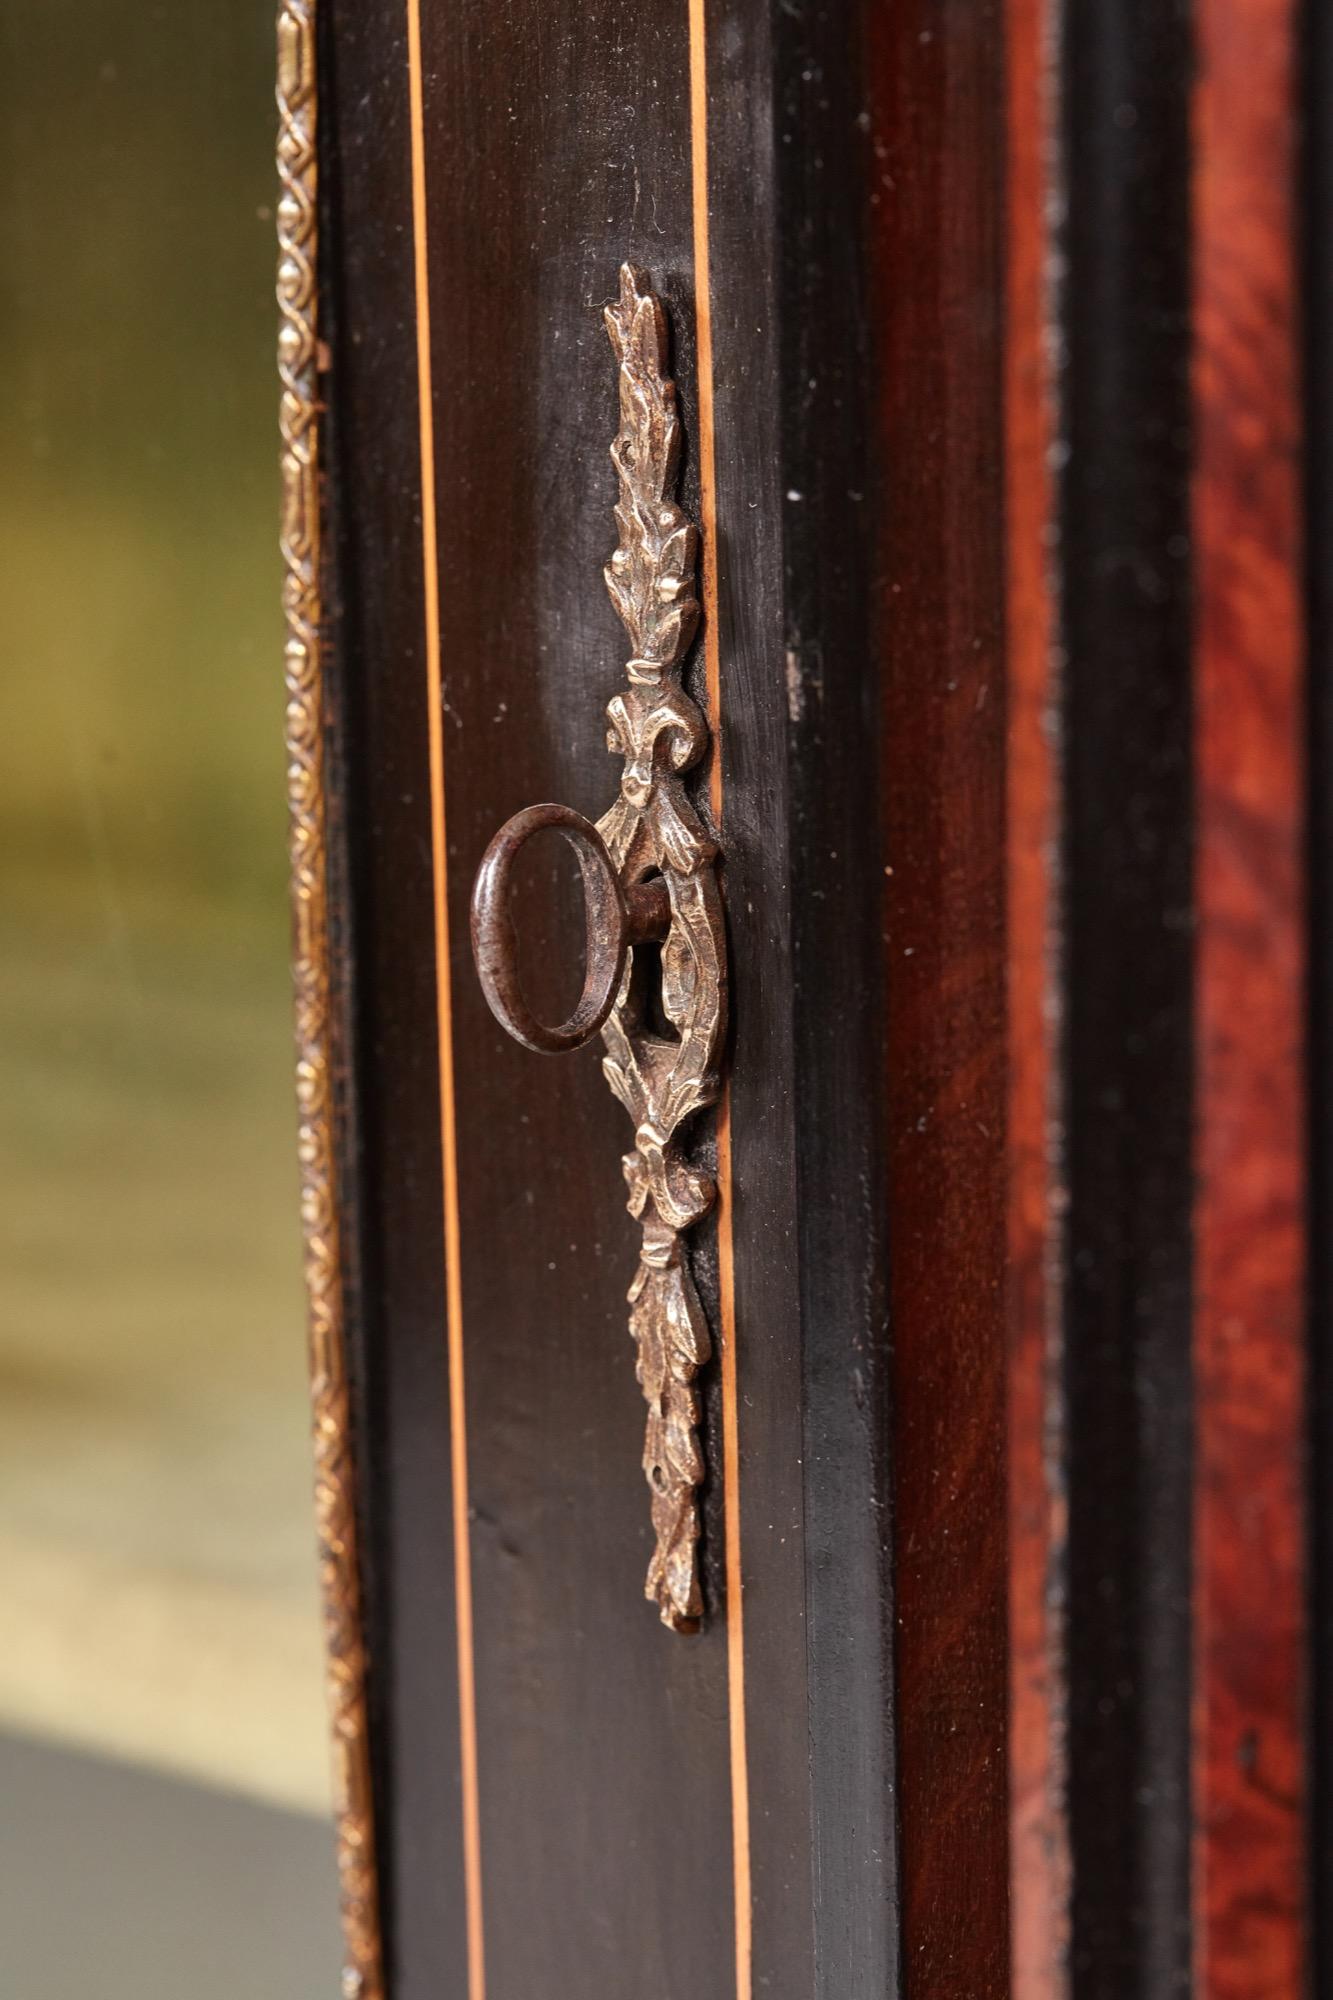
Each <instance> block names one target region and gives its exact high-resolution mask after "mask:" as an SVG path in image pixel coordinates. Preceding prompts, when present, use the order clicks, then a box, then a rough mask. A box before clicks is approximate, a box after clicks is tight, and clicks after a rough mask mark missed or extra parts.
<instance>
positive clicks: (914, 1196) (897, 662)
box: [869, 0, 1009, 2000]
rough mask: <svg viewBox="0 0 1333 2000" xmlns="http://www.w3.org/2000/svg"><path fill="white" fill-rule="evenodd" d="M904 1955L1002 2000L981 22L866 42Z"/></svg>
mask: <svg viewBox="0 0 1333 2000" xmlns="http://www.w3.org/2000/svg"><path fill="white" fill-rule="evenodd" d="M869 46H870V51H871V58H870V61H871V69H870V91H869V95H870V102H871V105H872V117H871V128H870V136H871V139H872V143H873V145H874V149H875V162H876V169H877V173H878V180H877V183H876V184H875V186H874V191H873V194H872V197H871V207H872V214H873V218H874V220H873V224H872V232H871V244H872V250H871V256H872V292H871V299H872V304H871V325H872V326H873V327H876V328H878V329H880V330H881V332H880V335H879V338H878V343H877V348H876V367H875V391H876V405H877V408H876V421H877V435H878V439H879V443H880V448H881V451H882V453H883V462H884V466H885V468H886V470H885V474H884V481H885V493H886V502H885V511H884V524H883V541H882V543H881V554H880V564H879V569H878V573H877V576H876V584H877V592H878V595H877V608H878V612H879V618H880V644H881V647H882V652H883V658H884V662H885V674H886V685H885V696H884V709H883V717H884V721H883V727H884V735H885V752H884V759H885V761H884V775H883V780H882V786H883V790H882V810H883V812H884V814H885V833H886V854H887V860H888V869H887V874H886V883H885V890H886V900H885V924H886V932H887V943H888V962H889V970H888V1051H887V1054H888V1072H887V1074H888V1095H889V1118H890V1145H891V1151H890V1216H891V1224H890V1271H891V1282H892V1294H891V1296H892V1311H893V1327H894V1430H893V1448H894V1494H895V1536H896V1545H897V1567H896V1590H897V1606H896V1609H897V1665H898V1802H899V1820H900V1827H901V1869H902V1952H903V1963H904V1966H905V1967H906V1968H907V1977H908V1980H909V1983H910V1991H911V1993H912V1994H913V1996H914V2000H946V1996H947V2000H956V1996H957V1995H959V1994H961V1993H966V1994H967V1995H969V1996H970V2000H988V1997H989V1996H999V1995H1001V1994H1004V1993H1007V1991H1008V1986H1009V1937H1008V1921H1007V1913H1008V1892H1007V1891H1008V1885H1007V1847H1008V1842H1007V1784H1006V1775H1007V1774H1006V1767H1005V1712H1006V1683H1007V1659H1006V1583H1005V1579H1006V1532H1005V1471H1004V1462H1005V1461H1004V1434H1005V1391H1004V1360H1005V1309H1004V1281H1003V1272H1004V1260H1005V1229H1006V1218H1005V1195H1004V1185H1005V1166H1004V1126H1005V1063H1004V895H1005V879H1004V837H1003V829H1004V745H1005V737H1004V728H1005V721H1004V713H1005V701H1004V629H1003V582H1002V567H1003V542H1002V530H1001V522H1002V518H1003V492H1002V471H1001V463H1002V453H1001V434H1000V427H1001V412H1002V396H1001V389H1002V382H1001V362H1000V352H1001V350H1000V340H999V330H1000V325H1001V316H1002V315H1001V298H1002V285H1003V266H1002V261H1001V248H1000V244H1001V232H1000V220H1001V218H1000V211H999V200H998V190H999V188H1000V187H1001V186H1002V139H1001V132H1002V123H1003V99H1002V93H1003V76H1004V72H1003V63H1002V56H1001V34H1000V18H999V12H998V10H995V11H992V10H989V9H985V8H950V9H948V10H945V11H944V12H943V13H942V12H941V10H939V9H938V8H937V7H935V6H932V5H928V4H917V0H910V4H906V5H903V6H900V7H898V8H895V9H893V10H879V11H878V14H877V19H876V23H875V25H874V26H873V28H872V29H871V31H870V43H869Z"/></svg>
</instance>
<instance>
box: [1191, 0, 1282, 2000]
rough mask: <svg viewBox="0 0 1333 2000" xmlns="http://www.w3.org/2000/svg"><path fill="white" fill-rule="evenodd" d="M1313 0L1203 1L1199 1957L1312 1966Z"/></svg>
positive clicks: (1199, 226)
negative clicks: (1305, 367)
mask: <svg viewBox="0 0 1333 2000" xmlns="http://www.w3.org/2000/svg"><path fill="white" fill-rule="evenodd" d="M1296 34H1297V7H1296V4H1295V0H1201V5H1200V8H1199V12H1198V37H1199V73H1198V83H1197V87H1196V99H1195V148H1196V159H1195V222H1196V264H1195V315H1196V358H1195V375H1194V390H1195V409H1196V434H1197V458H1196V479H1195V495H1194V513H1195V546H1196V589H1197V626H1196V631H1197V639H1196V645H1197V657H1196V675H1197V685H1196V704H1197V707H1196V715H1197V722H1196V732H1197V735H1196V777H1197V789H1198V847H1197V861H1196V886H1197V897H1198V911H1199V936H1198V961H1197V981H1198V984H1197V1035H1198V1062H1199V1072H1198V1078H1199V1082H1198V1088H1199V1110H1198V1123H1197V1139H1196V1165H1197V1178H1198V1194H1197V1207H1196V1246H1197V1248H1196V1255H1197V1263H1196V1323H1195V1367H1196V1379H1197V1437H1196V1518H1195V1590H1194V1609H1195V1701H1194V1709H1195V1713H1194V1759H1195V1764H1194V1812H1195V1833H1194V1958H1195V1986H1194V1990H1195V1992H1196V1994H1197V1995H1198V1996H1199V2000H1242V1996H1243V2000H1269V1996H1271V2000H1279V1996H1281V2000H1291V1996H1293V1995H1296V1994H1298V1993H1299V1992H1300V1991H1301V1990H1302V1988H1303V1985H1304V1980H1305V1972H1306V1960H1307V1947H1306V1935H1305V1933H1306V1911H1305V1907H1304V1902H1305V1897H1304V1868H1305V1858H1304V1836H1303V1821H1304V1811H1305V1798H1304V1790H1305V1778H1304V1765H1305V1750H1304V1706H1305V1692H1304V1687H1303V1678H1304V1627H1305V1614H1304V1605H1303V1566H1304V1539H1305V1536H1304V1522H1303V1512H1302V1483H1303V1473H1304V1467H1303V1437H1304V1415H1303V1403H1304V1382H1303V1362H1302V1340H1303V1326H1304V1286H1305V1244H1304V1232H1303V1208H1304V1196H1305V1161H1304V1149H1303V1120H1304V1076H1303V1069H1304V1056H1303V1048H1302V1023H1303V1012H1304V992H1303V983H1304V954H1303V942H1302V933H1303V908H1304V881H1303V866H1302V851H1303V843H1304V802H1303V796H1302V761H1303V752H1302V742H1303V735H1304V699H1303V672H1304V670H1303V657H1302V654H1303V644H1302V633H1301V605H1300V576H1301V518H1300V471H1299V449H1298V447H1299V402H1298V398H1299V382H1298V353H1297V341H1298V325H1297V297H1296V256H1297V243H1296V217H1295V213H1294V206H1295V202H1294V185H1295V146H1296V132H1297V125H1296V98H1295V49H1296Z"/></svg>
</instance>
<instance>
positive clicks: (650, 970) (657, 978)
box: [634, 942, 680, 1042]
mask: <svg viewBox="0 0 1333 2000" xmlns="http://www.w3.org/2000/svg"><path fill="white" fill-rule="evenodd" d="M634 984H635V988H636V990H637V993H638V1000H639V1013H640V1018H641V1020H642V1022H643V1025H644V1028H645V1029H646V1030H647V1032H648V1033H649V1034H650V1035H655V1036H656V1037H657V1038H658V1040H659V1041H663V1042H678V1041H679V1040H680V1030H679V1028H677V1027H676V1025H675V1023H674V1022H673V1021H672V1020H671V1019H670V1017H669V1016H668V1014H667V1010H666V1004H665V1002H664V1000H663V998H662V947H661V945H660V944H659V943H657V942H653V943H651V944H636V945H635V947H634Z"/></svg>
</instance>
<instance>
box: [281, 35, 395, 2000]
mask: <svg viewBox="0 0 1333 2000" xmlns="http://www.w3.org/2000/svg"><path fill="white" fill-rule="evenodd" d="M315 26H316V18H315V4H314V0H285V4H284V5H283V6H282V8H281V9H280V12H279V14H278V83H277V96H278V115H279V125H278V179H279V184H280V196H279V202H278V304H279V309H280V313H281V323H280V331H279V339H278V370H279V377H280V382H281V402H280V406H279V422H280V429H281V438H282V557H283V567H284V581H283V606H284V611H285V614H286V623H287V641H286V649H285V669H286V689H287V788H288V823H289V846H290V854H291V896H292V925H293V949H292V964H293V982H294V988H295V1003H296V1077H297V1106H298V1115H299V1120H300V1125H299V1157H300V1164H301V1213H302V1222H303V1228H304V1236H305V1274H306V1295H307V1301H308V1323H309V1348H310V1383H311V1398H312V1404H313V1413H314V1446H315V1507H316V1521H317V1526H318V1533H319V1565H320V1584H321V1591H322V1596H323V1605H324V1622H325V1632H326V1647H327V1655H328V1689H329V1701H330V1709H331V1715H332V1724H333V1747H334V1764H333V1769H334V1786H333V1792H334V1816H335V1820H336V1825H337V1840H338V1876H339V1884H340V1890H341V1898H342V1915H343V1933H344V1941H345V1952H346V1963H345V1969H344V1973H343V1992H344V1995H345V1996H346V2000H382V1996H383V1993H384V1968H383V1952H382V1946H381V1937H380V1920H379V1900H378V1885H377V1879H376V1866H375V1844H374V1814H373V1810H372V1801H371V1780H370V1745H369V1732H368V1726H367V1716H366V1675H367V1662H366V1650H365V1641H364V1637H363V1632H362V1616H361V1588H360V1573H359V1566H358V1526H357V1510H356V1484H355V1482H356V1470H355V1462H354V1455H353V1445H352V1415H351V1400H350V1395H349V1390H348V1381H347V1360H346V1346H345V1334H346V1329H345V1326H344V1322H343V1270H342V1257H341V1243H340V1233H339V1224H338V1185H337V1152H336V1141H335V1134H334V1110H333V1087H332V1075H331V1071H332V1062H333V1004H332V971H331V962H330V942H329V907H328V816H329V808H328V795H327V768H326V762H327V760H326V752H325V741H324V731H325V706H324V661H323V656H322V646H321V638H322V620H323V607H322V603H321V598H320V530H321V521H320V507H321V495H320V459H319V446H320V401H319V395H320V391H319V361H318V344H317V327H318V303H319V288H318V263H317V254H318V220H317V208H316V193H317V185H318V156H317V124H316V113H317V87H316V46H315Z"/></svg>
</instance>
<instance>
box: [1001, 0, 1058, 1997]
mask: <svg viewBox="0 0 1333 2000" xmlns="http://www.w3.org/2000/svg"><path fill="white" fill-rule="evenodd" d="M1006 53H1007V59H1008V112H1009V117H1008V129H1007V141H1008V144H1007V162H1006V165H1007V215H1008V231H1007V266H1008V268H1007V281H1006V303H1007V326H1006V350H1005V459H1006V465H1005V500H1006V519H1007V544H1006V582H1007V614H1008V644H1007V670H1008V746H1007V760H1008V799H1007V830H1006V855H1007V900H1008V910H1007V937H1008V1129H1009V1191H1008V1241H1009V1262H1010V1270H1009V1315H1008V1316H1009V1374H1008V1443H1009V1468H1008V1471H1009V1645H1010V1666H1009V1785H1010V1899H1011V1916H1010V1921H1011V1925H1012V1934H1013V1942H1012V1990H1013V1995H1014V2000H1057V1996H1059V1995H1062V1994H1064V1993H1065V1992H1067V1990H1068V1949H1069V1836H1068V1825H1067V1820H1066V1814H1065V1803H1064V1801H1065V1778H1066V1772H1065V1741H1064V1735H1065V1720H1066V1716H1065V1710H1066V1703H1065V1698H1064V1670H1063V1664H1062V1660H1061V1656H1060V1634H1059V1610H1058V1598H1057V1595H1056V1593H1057V1590H1058V1586H1057V1584H1056V1583H1055V1579H1056V1578H1057V1577H1058V1575H1059V1572H1060V1567H1061V1555H1062V1551H1063V1547H1064V1543H1065V1538H1066V1534H1067V1507H1066V1503H1065V1497H1064V1491H1063V1484H1062V1481H1061V1479H1060V1477H1059V1475H1058V1473H1056V1472H1055V1471H1054V1470H1053V1467H1052V1460H1051V1454H1050V1450H1049V1437H1050V1434H1051V1417H1052V1404H1053V1399H1054V1398H1055V1396H1056V1393H1057V1391H1056V1386H1055V1385H1056V1380H1057V1371H1058V1367H1059V1360H1060V1338H1061V1328H1060V1301H1059V1291H1058V1281H1057V1275H1056V1269H1055V1266H1056V1260H1057V1258H1058V1255H1059V1244H1058V1236H1059V1219H1058V1218H1059V1211H1060V1207H1061V1202H1060V1197H1059V1193H1058V1189H1057V1186H1056V1183H1055V1179H1054V1163H1053V1159H1052V1148H1051V1143H1050V1133H1051V1130H1052V1125H1053V1121H1054V1119H1055V1116H1056V1112H1057V1101H1056V1093H1057V1089H1058V1072H1057V1048H1058V1038H1059V1018H1058V1012H1057V1009H1058V1002H1059V987H1058V983H1057V979H1056V974H1055V969H1054V965H1053V961H1052V939H1053V933H1054V927H1055V924H1056V921H1057V914H1056V907H1055V903H1056V893H1057V880H1056V866H1057V864H1056V839H1057V832H1056V828H1057V815H1058V785H1059V773H1058V769H1057V760H1056V749H1055V741H1056V739H1055V733H1054V730H1053V728H1052V722H1053V719H1054V716H1055V712H1056V710H1057V706H1058V700H1059V689H1058V685H1057V671H1058V670H1057V666H1056V655H1055V650H1054V631H1053V623H1054V619H1053V611H1052V604H1051V594H1050V587H1049V578H1048V567H1049V563H1050V552H1051V548H1052V536H1051V529H1052V525H1053V521H1054V507H1055V493H1054V480H1053V478H1052V475H1051V471H1050V465H1051V446H1052V442H1053V439H1054V436H1055V429H1056V423H1057V413H1056V407H1055V391H1054V384H1053V382H1052V379H1051V366H1050V352H1051V350H1050V345H1049V340H1048V319H1049V310H1050V308H1049V301H1048V297H1047V293H1048V285H1047V277H1046V271H1047V260H1048V255H1049V244H1048V237H1047V217H1048V215H1049V213H1050V208H1049V202H1048V188H1047V177H1048V172H1049V168H1050V163H1051V135H1052V123H1053V108H1054V106H1053V98H1054V91H1055V79H1054V76H1053V74H1052V67H1051V52H1050V46H1049V42H1048V39H1047V35H1046V8H1045V6H1044V4H1043V0H1009V5H1008V7H1007V10H1006Z"/></svg>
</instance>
